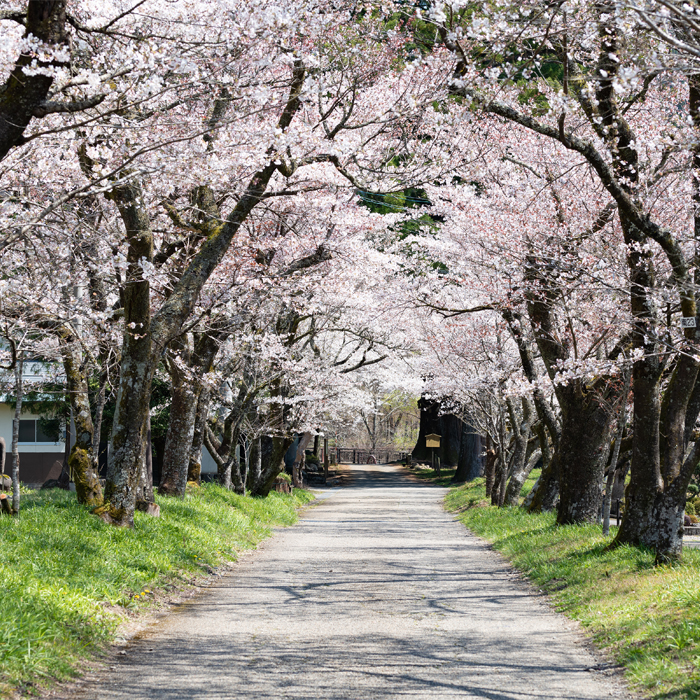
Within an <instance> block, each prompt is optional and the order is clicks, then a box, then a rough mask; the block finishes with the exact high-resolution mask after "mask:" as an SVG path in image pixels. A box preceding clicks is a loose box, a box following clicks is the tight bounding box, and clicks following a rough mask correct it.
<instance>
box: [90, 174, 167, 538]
mask: <svg viewBox="0 0 700 700" xmlns="http://www.w3.org/2000/svg"><path fill="white" fill-rule="evenodd" d="M110 197H111V199H113V200H114V201H115V203H116V204H117V207H118V209H119V213H120V214H121V217H122V220H123V222H124V226H125V228H126V237H127V241H128V252H127V263H128V268H127V279H126V283H125V285H124V294H123V299H124V336H123V341H122V353H121V357H122V359H121V365H120V372H119V389H118V391H117V398H116V410H115V413H114V422H113V424H112V436H111V450H110V456H109V463H108V465H107V483H106V487H105V500H106V501H107V504H106V507H104V508H103V509H100V511H101V512H100V513H99V514H100V516H101V517H102V518H103V519H104V520H106V521H107V522H110V523H112V524H114V525H119V526H127V527H131V526H132V525H133V522H134V509H135V506H136V489H137V487H138V482H139V478H140V473H141V456H142V453H143V443H144V440H145V438H146V424H147V421H146V417H147V415H148V413H149V404H150V398H151V383H152V380H153V374H154V372H155V364H156V363H155V358H154V353H153V342H152V337H151V332H150V328H151V298H150V284H149V282H148V280H147V279H144V277H143V271H142V267H141V261H142V260H143V259H145V260H146V261H152V260H153V234H152V232H151V225H150V221H149V219H148V216H147V214H146V213H145V206H144V204H143V202H142V201H141V200H142V194H141V191H140V189H139V188H138V187H136V186H135V185H131V184H127V185H122V186H120V187H118V188H115V190H113V191H112V192H111V194H110Z"/></svg>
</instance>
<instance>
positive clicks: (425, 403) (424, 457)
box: [412, 396, 440, 462]
mask: <svg viewBox="0 0 700 700" xmlns="http://www.w3.org/2000/svg"><path fill="white" fill-rule="evenodd" d="M418 408H419V409H420V428H419V430H418V441H417V442H416V446H415V447H414V448H413V452H412V455H413V460H414V461H416V462H424V461H430V460H431V459H432V450H431V448H429V447H426V445H425V436H426V435H430V434H431V433H432V434H437V435H439V434H440V416H439V415H438V413H439V411H440V403H439V402H438V401H432V400H430V399H426V398H425V397H424V396H421V398H420V399H419V400H418Z"/></svg>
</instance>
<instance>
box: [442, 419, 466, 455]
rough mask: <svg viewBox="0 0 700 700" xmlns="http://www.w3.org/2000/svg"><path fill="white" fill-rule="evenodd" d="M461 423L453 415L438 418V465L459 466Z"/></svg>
mask: <svg viewBox="0 0 700 700" xmlns="http://www.w3.org/2000/svg"><path fill="white" fill-rule="evenodd" d="M462 425H463V423H462V421H461V420H460V419H459V418H458V417H457V416H453V415H449V414H448V415H445V416H440V430H439V431H438V432H439V435H440V436H441V438H440V464H441V466H442V467H456V466H457V465H458V464H459V447H460V443H461V441H462Z"/></svg>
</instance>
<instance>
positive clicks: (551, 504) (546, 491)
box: [527, 451, 559, 513]
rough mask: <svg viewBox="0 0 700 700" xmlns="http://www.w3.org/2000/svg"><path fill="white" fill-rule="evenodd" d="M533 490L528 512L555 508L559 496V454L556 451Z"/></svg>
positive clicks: (545, 464) (543, 467)
mask: <svg viewBox="0 0 700 700" xmlns="http://www.w3.org/2000/svg"><path fill="white" fill-rule="evenodd" d="M532 490H533V495H532V499H530V505H529V506H528V507H527V510H528V513H546V512H548V511H550V510H554V508H555V507H556V503H557V498H558V497H559V456H558V453H557V452H556V451H555V452H554V454H553V455H552V458H551V459H550V460H549V462H545V463H544V464H543V466H542V473H541V474H540V478H539V479H538V480H537V484H535V486H534V488H533V489H532Z"/></svg>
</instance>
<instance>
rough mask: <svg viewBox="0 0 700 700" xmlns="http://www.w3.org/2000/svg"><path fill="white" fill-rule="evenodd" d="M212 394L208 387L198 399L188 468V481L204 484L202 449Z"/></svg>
mask: <svg viewBox="0 0 700 700" xmlns="http://www.w3.org/2000/svg"><path fill="white" fill-rule="evenodd" d="M209 399H210V392H209V389H207V388H206V387H204V388H202V390H201V391H200V392H199V398H198V399H197V414H196V416H195V420H194V435H193V436H192V447H191V448H190V461H189V466H188V467H187V481H194V482H195V483H196V484H201V483H202V447H203V445H204V431H205V430H206V424H207V417H208V415H209Z"/></svg>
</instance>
